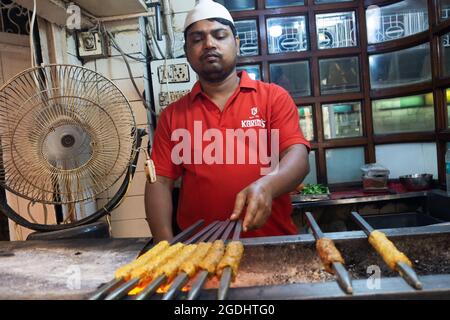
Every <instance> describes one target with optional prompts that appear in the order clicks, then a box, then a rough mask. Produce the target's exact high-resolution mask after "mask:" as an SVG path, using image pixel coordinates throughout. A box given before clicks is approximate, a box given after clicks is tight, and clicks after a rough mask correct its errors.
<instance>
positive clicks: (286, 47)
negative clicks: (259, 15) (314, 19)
mask: <svg viewBox="0 0 450 320" xmlns="http://www.w3.org/2000/svg"><path fill="white" fill-rule="evenodd" d="M267 40H268V46H269V53H271V54H274V53H284V52H299V51H306V50H307V49H308V34H307V33H306V18H305V16H296V17H285V18H270V19H267Z"/></svg>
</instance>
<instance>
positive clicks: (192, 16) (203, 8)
mask: <svg viewBox="0 0 450 320" xmlns="http://www.w3.org/2000/svg"><path fill="white" fill-rule="evenodd" d="M211 18H222V19H225V20H228V21H230V22H231V23H232V24H234V20H233V18H232V17H231V14H230V12H229V11H228V10H227V8H225V7H224V6H223V5H221V4H220V3H217V2H214V1H212V0H200V1H199V2H198V4H197V5H196V6H195V7H194V9H192V10H191V11H189V12H188V14H187V17H186V21H185V22H184V30H186V29H187V28H188V27H189V26H190V25H191V24H193V23H195V22H197V21H200V20H206V19H211Z"/></svg>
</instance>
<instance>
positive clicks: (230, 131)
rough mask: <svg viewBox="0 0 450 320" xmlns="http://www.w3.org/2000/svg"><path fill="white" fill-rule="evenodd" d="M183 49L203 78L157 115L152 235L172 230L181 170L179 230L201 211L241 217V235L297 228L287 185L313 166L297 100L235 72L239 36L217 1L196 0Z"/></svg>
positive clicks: (149, 199)
mask: <svg viewBox="0 0 450 320" xmlns="http://www.w3.org/2000/svg"><path fill="white" fill-rule="evenodd" d="M185 52H186V56H187V59H188V61H189V63H190V64H191V66H192V68H193V69H194V70H195V71H196V72H197V74H198V76H199V81H198V82H197V83H196V84H195V85H194V87H193V88H192V91H191V92H190V93H189V94H188V95H186V96H184V97H183V98H181V99H180V100H178V101H177V102H175V103H173V104H171V105H170V106H168V107H167V108H166V109H165V110H164V111H163V112H162V113H161V115H160V118H159V120H158V124H157V128H156V132H155V136H154V141H153V150H152V159H153V161H154V163H155V168H156V174H157V181H156V182H155V183H154V184H150V183H147V184H146V191H145V209H146V214H147V220H148V223H149V225H150V229H151V232H152V235H153V237H154V239H155V241H161V240H164V239H170V238H172V237H173V230H172V221H171V220H172V189H173V186H174V181H175V180H177V179H178V178H179V177H182V185H181V190H180V192H181V193H180V198H179V205H178V210H177V222H178V225H179V226H180V227H181V229H185V228H187V227H189V226H190V225H191V224H193V223H194V222H196V221H198V220H199V219H204V220H205V222H206V223H209V222H212V221H215V220H225V219H232V220H235V219H239V218H243V230H244V233H243V235H244V236H247V237H249V236H251V237H254V236H276V235H290V234H295V233H297V230H296V227H295V225H294V223H293V222H292V219H291V211H292V206H291V202H290V197H289V195H288V193H289V191H291V190H294V188H295V187H296V186H297V185H299V184H300V183H301V181H302V180H303V179H304V177H305V176H306V175H307V173H308V171H309V164H308V151H309V144H308V142H307V141H306V140H305V138H304V136H303V134H302V132H301V130H300V128H299V119H298V113H297V109H296V106H295V104H294V102H293V100H292V99H291V97H290V96H289V94H288V93H287V92H286V90H284V89H282V88H281V87H279V86H277V85H275V84H267V83H263V82H261V81H254V80H251V79H250V78H249V76H248V74H247V73H246V72H245V71H244V72H242V73H237V72H236V59H237V55H238V52H239V39H238V38H237V35H236V29H235V27H234V22H233V19H232V17H231V15H230V13H229V12H228V11H227V10H226V9H225V8H224V7H223V6H221V5H220V4H218V3H216V2H213V1H211V0H201V1H200V3H199V4H198V5H197V6H196V7H195V8H194V9H193V10H192V11H190V12H189V13H188V16H187V18H186V23H185ZM269 172H270V174H269Z"/></svg>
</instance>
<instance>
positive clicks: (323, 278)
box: [0, 223, 450, 300]
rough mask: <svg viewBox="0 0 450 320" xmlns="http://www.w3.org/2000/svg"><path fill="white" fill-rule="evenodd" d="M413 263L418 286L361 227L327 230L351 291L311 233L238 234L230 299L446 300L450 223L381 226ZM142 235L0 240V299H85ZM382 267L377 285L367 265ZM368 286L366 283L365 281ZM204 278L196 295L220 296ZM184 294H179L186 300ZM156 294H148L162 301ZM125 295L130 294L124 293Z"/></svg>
mask: <svg viewBox="0 0 450 320" xmlns="http://www.w3.org/2000/svg"><path fill="white" fill-rule="evenodd" d="M382 231H383V232H385V233H386V234H387V236H388V237H389V239H391V240H392V241H393V242H394V243H395V245H396V246H397V247H398V249H399V250H401V251H403V252H404V253H405V254H406V255H407V256H408V257H409V258H410V259H411V260H412V262H413V264H414V269H415V271H416V272H417V274H418V276H419V279H420V281H421V282H422V285H423V289H422V290H416V289H414V288H412V287H411V286H410V285H408V284H407V283H406V282H405V280H404V279H403V278H401V277H399V276H398V274H396V273H394V272H392V271H391V270H389V269H388V268H387V266H386V265H385V264H384V262H383V261H382V260H381V258H380V257H379V256H378V254H376V253H375V251H374V250H373V249H372V248H371V247H370V245H369V244H368V243H367V236H366V234H365V233H364V232H363V231H348V232H336V233H326V234H325V235H326V236H327V237H328V238H330V239H332V240H334V242H335V244H336V246H337V248H338V249H339V250H340V251H341V253H342V255H343V256H344V259H345V260H346V268H347V270H348V271H349V273H350V275H351V277H352V286H353V294H346V293H345V292H344V291H343V290H342V289H341V288H340V287H339V285H338V284H337V282H336V281H335V277H334V276H333V275H331V274H328V273H326V272H325V271H324V269H323V266H322V263H321V261H320V260H319V257H318V255H317V253H316V251H315V239H314V237H313V235H311V234H301V235H295V236H285V237H267V238H247V239H242V242H243V243H244V245H245V252H244V256H243V259H242V262H241V266H240V270H239V273H238V276H237V278H236V281H235V282H233V283H232V284H231V288H230V289H229V291H228V295H227V297H228V299H231V300H246V299H262V300H270V299H360V298H364V299H391V298H392V299H397V298H402V299H403V298H413V299H421V298H450V224H446V223H444V224H436V225H430V226H422V227H412V228H393V229H383V230H382ZM145 240H146V239H98V240H96V241H95V242H93V241H91V240H89V241H88V240H83V239H77V240H70V241H68V240H56V241H51V242H49V241H27V242H0V281H1V282H2V286H1V287H0V299H87V298H89V297H90V296H91V295H92V294H93V293H94V292H95V291H96V290H97V288H99V287H100V286H101V285H102V284H104V283H106V282H107V281H108V280H110V279H111V276H112V274H113V273H114V270H115V269H117V268H118V267H119V266H121V265H123V264H124V263H127V262H129V261H131V260H132V259H134V258H135V257H136V254H137V253H138V252H139V250H140V249H142V247H143V245H144V244H145ZM374 265H375V266H379V268H380V272H381V278H380V282H379V286H377V285H376V282H374V281H372V280H373V275H371V274H368V273H367V268H368V267H369V266H374ZM71 266H78V267H79V268H80V271H81V286H80V288H68V287H67V285H68V281H69V280H70V276H71V275H70V274H67V273H66V272H67V271H70V267H71ZM368 284H369V285H368ZM218 286H219V283H218V281H217V280H209V281H208V282H207V283H206V285H205V287H204V289H203V290H201V292H200V294H199V296H198V299H204V300H210V299H217V288H218ZM186 295H187V293H184V292H183V293H181V294H180V295H179V296H178V299H185V298H186ZM162 296H163V294H160V293H157V294H155V295H153V296H152V297H151V299H154V300H159V299H161V298H162ZM125 299H132V297H130V296H128V297H126V298H125Z"/></svg>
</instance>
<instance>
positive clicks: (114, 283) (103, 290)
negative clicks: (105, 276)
mask: <svg viewBox="0 0 450 320" xmlns="http://www.w3.org/2000/svg"><path fill="white" fill-rule="evenodd" d="M123 283H125V280H123V279H113V280H111V281H109V282H108V283H105V284H104V285H103V286H101V287H100V289H98V290H97V291H96V292H95V293H94V294H93V295H92V296H90V297H89V300H100V299H103V298H104V297H106V295H107V294H108V292H109V291H110V290H113V289H114V288H116V287H118V286H120V285H122V284H123Z"/></svg>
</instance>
